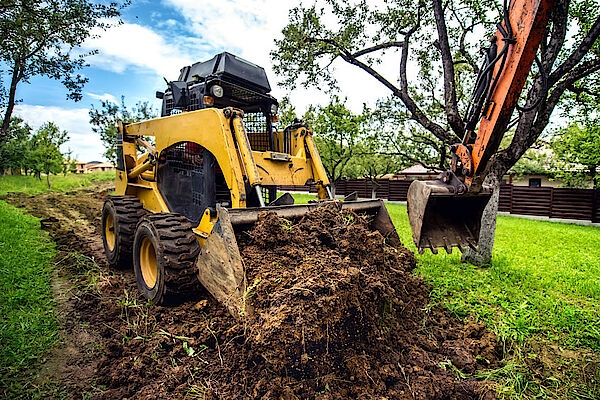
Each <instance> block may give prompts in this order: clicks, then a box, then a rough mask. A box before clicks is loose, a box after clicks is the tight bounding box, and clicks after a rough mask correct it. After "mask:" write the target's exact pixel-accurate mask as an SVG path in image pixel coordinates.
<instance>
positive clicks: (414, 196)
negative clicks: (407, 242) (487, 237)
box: [407, 180, 491, 254]
mask: <svg viewBox="0 0 600 400" xmlns="http://www.w3.org/2000/svg"><path fill="white" fill-rule="evenodd" d="M407 197H408V199H407V200H408V219H409V221H410V226H411V228H412V230H413V240H414V242H415V245H416V246H417V249H419V251H422V250H424V249H426V248H429V249H431V252H432V253H434V254H437V248H440V247H441V248H443V249H444V250H446V252H447V253H448V254H451V253H452V248H453V247H458V248H459V249H460V250H461V251H462V249H464V248H466V247H471V248H476V246H477V238H479V230H480V226H481V216H482V215H483V210H484V209H485V206H486V205H487V203H488V201H489V199H490V197H491V189H489V188H487V187H486V188H483V189H482V191H480V192H478V193H472V192H466V193H463V194H459V195H457V194H456V190H455V188H454V187H453V186H451V185H449V184H446V183H444V182H442V181H441V180H435V181H413V183H411V185H410V187H409V189H408V196H407Z"/></svg>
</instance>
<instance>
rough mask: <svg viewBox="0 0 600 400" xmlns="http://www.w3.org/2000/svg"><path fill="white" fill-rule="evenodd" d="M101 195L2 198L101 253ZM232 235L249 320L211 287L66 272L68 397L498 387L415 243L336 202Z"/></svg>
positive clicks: (267, 218)
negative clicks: (444, 305) (149, 290)
mask: <svg viewBox="0 0 600 400" xmlns="http://www.w3.org/2000/svg"><path fill="white" fill-rule="evenodd" d="M106 196H107V188H106V187H99V188H97V189H96V191H95V192H94V191H89V192H86V191H77V192H76V193H73V194H70V195H69V194H67V195H61V194H46V195H40V196H35V197H28V196H9V197H8V198H7V199H6V200H7V201H9V202H11V203H13V204H17V205H20V206H24V207H27V208H28V209H29V210H31V211H32V213H33V214H34V215H36V216H38V217H40V218H46V219H48V218H54V219H55V220H56V221H54V220H53V219H49V220H48V221H49V222H47V223H46V224H45V227H46V228H47V229H49V231H50V233H51V234H52V235H53V237H54V238H55V240H56V241H58V242H61V243H62V244H61V246H60V247H61V249H63V253H64V252H66V251H67V250H68V248H70V249H71V250H73V251H78V252H82V253H84V254H87V255H88V256H91V257H94V259H95V260H98V262H101V261H99V260H101V259H100V258H98V254H101V253H102V242H101V240H100V236H99V233H100V226H99V224H100V219H99V216H100V210H101V207H102V201H103V198H104V197H106ZM43 226H44V224H43ZM93 235H95V236H93ZM92 236H93V237H92ZM238 242H239V244H240V248H241V250H242V257H243V259H244V263H245V266H246V269H247V277H248V286H249V289H248V291H247V296H246V299H247V300H246V301H247V304H248V310H249V311H250V310H252V312H248V313H247V314H246V315H245V316H244V318H243V320H241V321H240V320H236V319H234V318H233V317H231V316H230V315H229V314H228V313H227V312H226V310H225V309H224V307H222V306H221V305H220V304H218V303H216V301H214V300H213V299H212V298H211V297H210V295H209V294H208V293H206V292H202V293H198V297H197V298H195V299H190V301H187V302H185V303H183V304H180V305H176V306H169V307H160V306H154V305H151V304H148V303H147V302H146V301H144V300H143V298H141V296H140V295H139V293H138V290H137V288H136V284H135V278H134V276H133V274H132V273H131V272H130V271H125V272H123V271H108V270H106V269H101V270H96V269H93V268H92V270H90V271H82V272H80V273H78V275H75V276H73V275H71V276H70V279H71V281H73V282H75V283H77V284H75V285H74V286H72V287H71V290H70V291H69V292H68V293H67V294H65V293H62V294H61V295H62V300H60V301H63V302H64V301H66V302H68V303H69V304H70V306H69V307H68V309H69V310H70V312H69V313H68V315H65V316H61V318H65V319H66V322H65V320H63V324H64V325H65V326H67V327H74V328H73V329H70V328H69V330H67V331H66V332H64V333H63V336H64V341H65V342H69V341H72V342H74V343H76V342H75V341H73V340H72V339H71V338H69V335H75V334H77V335H80V334H81V332H82V330H84V331H86V332H87V333H88V337H90V338H92V339H91V341H90V342H89V343H86V344H85V348H83V349H80V352H79V353H77V352H72V353H73V355H71V356H68V357H66V359H65V360H64V361H63V363H64V364H65V365H67V366H71V367H72V366H76V365H79V366H80V370H81V373H80V374H79V375H77V373H74V372H73V371H74V370H75V369H74V368H62V369H61V368H56V370H57V371H61V370H65V369H66V370H68V371H70V373H69V374H68V375H65V374H63V375H58V376H55V379H58V380H59V381H60V382H61V383H62V384H63V385H64V387H65V390H66V391H67V394H68V397H71V398H81V397H82V396H85V397H88V398H101V399H113V398H137V399H162V398H184V397H186V398H206V399H217V398H222V399H233V398H236V399H244V398H267V399H275V398H283V399H294V398H319V399H342V398H377V399H384V398H385V399H477V398H494V394H493V390H492V389H493V388H492V389H490V387H491V386H490V385H488V384H486V383H485V382H480V381H476V380H474V379H472V378H467V376H469V375H470V374H472V373H474V372H476V371H478V370H480V369H482V368H487V367H490V366H493V365H495V364H496V363H497V362H498V355H499V351H498V350H499V349H498V348H497V347H496V343H497V342H496V338H495V337H494V336H493V335H492V334H491V333H490V332H488V331H487V330H485V329H484V328H483V326H482V325H479V324H476V323H474V322H467V323H463V322H461V321H459V320H457V319H455V318H453V317H452V316H450V315H449V314H448V313H447V312H445V311H443V310H439V309H437V308H435V307H434V308H431V307H430V306H429V305H428V294H429V291H430V288H429V287H428V285H427V284H426V283H424V282H423V281H422V280H421V279H420V278H418V277H415V276H413V275H412V274H411V271H412V270H413V269H414V268H415V260H414V258H413V256H412V253H410V252H409V251H408V250H406V249H404V248H394V247H391V246H388V245H387V244H386V243H385V241H384V239H383V237H382V236H381V235H380V234H379V233H377V232H373V231H372V230H371V229H369V227H368V220H366V219H365V218H364V217H361V216H358V215H356V214H354V213H352V212H340V211H339V210H337V209H336V208H335V207H333V208H332V207H322V208H319V209H317V210H316V211H314V212H313V213H311V214H309V215H307V216H305V217H304V218H302V219H301V220H299V221H294V222H292V221H288V220H285V219H280V218H278V217H276V216H275V215H274V214H269V213H265V214H263V215H261V218H260V220H259V222H258V223H257V224H256V225H255V226H254V228H253V229H252V230H250V231H247V232H241V233H239V235H238ZM65 268H67V267H65ZM67 269H68V268H67ZM58 351H60V349H58ZM63 358H65V357H63Z"/></svg>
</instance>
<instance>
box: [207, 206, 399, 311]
mask: <svg viewBox="0 0 600 400" xmlns="http://www.w3.org/2000/svg"><path fill="white" fill-rule="evenodd" d="M324 203H333V204H335V205H336V206H337V207H339V209H340V210H352V211H354V212H356V213H357V214H362V215H370V216H371V217H372V218H371V228H372V229H373V230H378V231H379V232H380V233H381V234H382V235H383V236H384V237H385V238H386V240H387V242H388V243H389V244H390V245H392V246H397V245H399V244H400V239H399V238H398V233H397V232H396V228H395V227H394V224H393V223H392V220H391V218H390V216H389V214H388V212H387V209H386V208H385V205H384V203H383V201H382V200H366V201H350V202H340V201H320V202H317V203H312V204H298V205H282V206H268V207H257V208H235V209H225V208H220V207H219V208H218V209H217V211H218V213H219V217H218V219H217V222H216V223H215V225H214V227H213V230H212V232H211V234H210V235H209V236H208V238H207V240H206V243H205V244H204V247H202V253H201V255H200V256H199V257H198V259H197V261H196V265H197V268H198V278H199V280H200V282H201V283H202V285H203V286H204V287H205V288H206V289H207V290H208V291H209V292H210V293H211V294H212V295H213V296H214V297H215V298H216V299H217V300H218V301H219V302H221V303H222V304H223V305H225V306H226V307H227V309H228V310H229V312H230V313H231V314H232V315H233V316H235V317H241V316H243V315H244V314H246V315H248V314H251V313H252V310H251V309H249V308H248V304H247V303H246V301H245V296H246V287H247V283H246V275H245V270H244V264H243V261H242V257H241V255H240V251H239V248H238V245H237V241H236V238H235V231H236V230H245V229H249V228H250V227H251V226H252V225H254V224H255V223H256V222H257V221H258V216H259V214H261V213H263V212H265V211H273V212H275V213H276V214H277V215H279V216H280V217H282V218H286V219H290V220H294V219H299V218H301V217H302V216H304V215H306V214H307V213H309V212H310V211H312V210H314V209H315V208H317V207H319V206H320V205H322V204H324Z"/></svg>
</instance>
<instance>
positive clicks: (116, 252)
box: [102, 196, 146, 269]
mask: <svg viewBox="0 0 600 400" xmlns="http://www.w3.org/2000/svg"><path fill="white" fill-rule="evenodd" d="M145 214H146V212H145V211H144V208H143V207H142V203H141V202H140V201H139V200H138V199H137V198H136V197H133V196H110V197H109V198H108V199H106V200H105V201H104V206H103V207H102V243H103V244H104V254H105V255H106V260H107V261H108V264H109V265H110V266H111V267H112V268H117V269H126V268H131V266H132V255H133V236H134V234H135V229H136V227H137V224H138V222H139V220H140V218H142V217H143V216H144V215H145ZM109 215H111V216H112V218H113V223H114V234H115V243H114V247H113V248H112V249H110V247H109V246H108V243H107V240H106V234H105V232H106V221H107V217H108V216H109Z"/></svg>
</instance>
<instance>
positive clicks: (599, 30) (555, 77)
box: [548, 16, 600, 86]
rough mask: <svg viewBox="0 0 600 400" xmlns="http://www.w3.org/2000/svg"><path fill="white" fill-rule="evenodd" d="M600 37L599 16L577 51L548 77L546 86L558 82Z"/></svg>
mask: <svg viewBox="0 0 600 400" xmlns="http://www.w3.org/2000/svg"><path fill="white" fill-rule="evenodd" d="M598 36H600V16H598V18H596V21H595V22H594V24H593V25H592V27H591V28H590V30H589V31H588V33H587V35H585V38H584V39H583V40H582V41H581V43H580V44H579V46H578V47H577V49H575V51H574V52H573V53H571V55H570V56H569V57H568V58H567V59H566V60H565V61H564V62H563V63H562V64H561V65H559V66H558V68H556V69H555V70H554V71H553V72H552V73H551V74H550V76H549V77H548V84H549V85H550V86H552V85H554V84H555V83H556V82H558V81H559V80H560V79H561V78H562V77H563V76H565V74H567V73H568V72H569V71H571V69H573V68H574V67H575V66H576V65H577V64H578V63H579V62H580V61H581V59H582V58H583V56H585V55H586V54H587V53H588V51H589V50H590V49H591V48H592V46H593V45H594V43H595V42H596V40H597V39H598Z"/></svg>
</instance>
